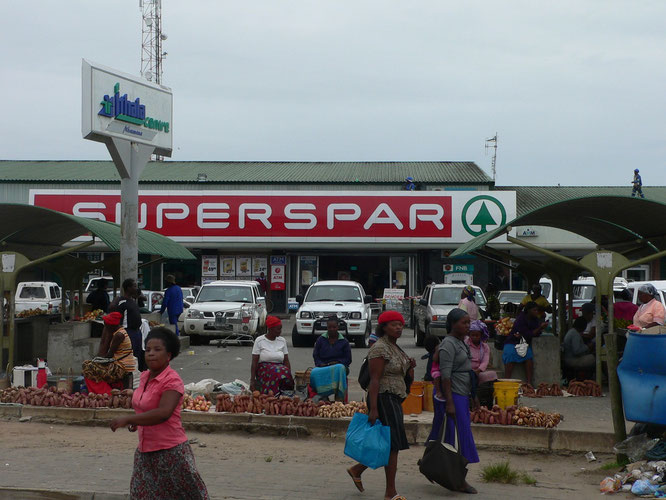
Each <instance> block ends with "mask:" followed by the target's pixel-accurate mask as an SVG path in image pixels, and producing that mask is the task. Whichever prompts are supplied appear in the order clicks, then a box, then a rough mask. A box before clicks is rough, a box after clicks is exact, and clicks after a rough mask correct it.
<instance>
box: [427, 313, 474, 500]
mask: <svg viewBox="0 0 666 500" xmlns="http://www.w3.org/2000/svg"><path fill="white" fill-rule="evenodd" d="M469 325H470V321H469V315H468V314H467V313H466V312H465V311H463V310H462V309H458V308H456V309H452V310H451V312H449V314H448V316H447V317H446V331H447V332H448V335H447V336H446V337H444V340H442V343H441V344H440V346H439V371H440V384H441V386H442V390H441V392H442V395H443V396H444V401H440V400H435V401H434V403H435V416H434V418H433V421H432V430H431V431H430V436H429V437H428V440H429V441H430V440H434V439H437V437H438V436H439V429H440V428H441V426H442V423H443V421H444V414H446V415H447V416H448V417H449V418H447V420H446V429H445V431H444V441H445V442H446V443H448V444H450V445H455V442H456V433H457V434H458V448H459V450H460V453H462V455H463V456H464V457H465V458H466V459H467V461H468V462H469V463H477V462H478V461H479V455H478V453H477V451H476V444H475V443H474V436H473V435H472V427H471V422H470V418H469V408H470V396H471V392H472V373H473V372H472V355H471V353H470V350H469V347H468V345H467V344H466V343H465V337H467V335H468V334H469ZM473 406H474V407H476V406H478V400H477V399H476V398H474V401H473ZM461 491H463V492H464V493H476V492H477V491H476V489H475V488H473V487H472V486H470V485H469V484H468V483H467V482H465V486H464V487H463V489H462V490H461Z"/></svg>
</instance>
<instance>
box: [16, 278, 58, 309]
mask: <svg viewBox="0 0 666 500" xmlns="http://www.w3.org/2000/svg"><path fill="white" fill-rule="evenodd" d="M15 304H16V306H15V307H16V309H15V312H16V313H20V312H23V311H27V310H28V309H42V310H44V312H46V313H48V314H59V313H60V307H61V306H62V291H61V289H60V286H59V285H58V284H57V283H54V282H52V281H23V282H21V283H19V284H18V286H17V287H16V300H15Z"/></svg>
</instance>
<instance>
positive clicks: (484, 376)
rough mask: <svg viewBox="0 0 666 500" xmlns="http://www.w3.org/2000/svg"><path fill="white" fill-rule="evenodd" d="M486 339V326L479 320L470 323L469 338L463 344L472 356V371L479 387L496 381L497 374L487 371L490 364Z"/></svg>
mask: <svg viewBox="0 0 666 500" xmlns="http://www.w3.org/2000/svg"><path fill="white" fill-rule="evenodd" d="M488 337H489V335H488V327H487V326H486V324H485V323H484V322H483V321H481V320H477V321H472V323H471V324H470V326H469V336H468V337H465V344H467V346H468V347H469V352H470V354H471V355H472V371H473V372H474V373H476V376H477V377H478V378H479V385H480V384H483V383H485V382H491V381H495V380H497V373H496V372H494V371H492V370H488V363H489V362H490V348H489V347H488V344H487V343H486V341H487V340H488Z"/></svg>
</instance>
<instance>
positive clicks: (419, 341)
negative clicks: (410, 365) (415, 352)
mask: <svg viewBox="0 0 666 500" xmlns="http://www.w3.org/2000/svg"><path fill="white" fill-rule="evenodd" d="M426 328H427V327H426ZM414 336H415V337H416V345H417V346H418V347H421V346H423V342H424V341H425V333H423V332H422V331H421V328H420V327H419V322H418V321H416V322H415V324H414Z"/></svg>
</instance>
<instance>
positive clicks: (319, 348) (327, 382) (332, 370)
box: [310, 316, 352, 401]
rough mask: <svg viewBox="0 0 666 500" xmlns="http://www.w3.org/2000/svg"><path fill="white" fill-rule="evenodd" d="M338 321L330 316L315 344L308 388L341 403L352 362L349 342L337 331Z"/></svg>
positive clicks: (345, 394) (345, 393) (345, 392)
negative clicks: (331, 396)
mask: <svg viewBox="0 0 666 500" xmlns="http://www.w3.org/2000/svg"><path fill="white" fill-rule="evenodd" d="M339 327H340V320H339V319H338V317H337V316H331V317H329V318H328V319H327V321H326V333H324V334H323V335H321V336H320V337H319V338H318V339H317V342H315V346H314V350H313V351H312V357H313V358H314V363H315V368H313V369H312V371H311V372H310V387H312V389H313V390H314V391H315V392H316V393H317V394H318V395H319V396H321V397H324V398H327V397H329V396H330V395H331V394H333V395H334V396H335V399H336V400H339V401H342V400H344V399H345V398H346V396H347V374H348V373H349V365H351V362H352V355H351V346H350V345H349V341H348V340H347V339H346V338H345V337H344V335H342V334H341V333H340V332H339V331H338V329H339Z"/></svg>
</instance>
